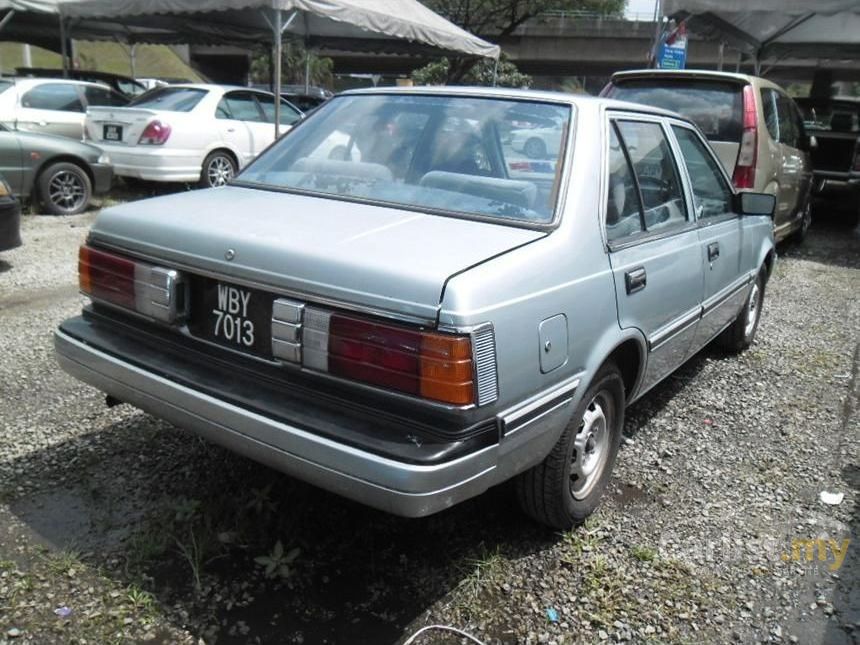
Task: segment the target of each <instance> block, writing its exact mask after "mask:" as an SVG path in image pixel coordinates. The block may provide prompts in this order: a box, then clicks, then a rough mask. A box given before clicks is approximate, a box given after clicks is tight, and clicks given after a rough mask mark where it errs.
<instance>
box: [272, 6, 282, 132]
mask: <svg viewBox="0 0 860 645" xmlns="http://www.w3.org/2000/svg"><path fill="white" fill-rule="evenodd" d="M281 18H282V16H281V10H280V9H276V10H275V24H274V25H272V36H273V38H274V39H275V42H274V45H275V79H274V80H275V83H274V85H275V91H274V94H275V139H277V138H278V137H279V136H280V134H281V53H282V51H283V40H284V34H283V31H282V30H281Z"/></svg>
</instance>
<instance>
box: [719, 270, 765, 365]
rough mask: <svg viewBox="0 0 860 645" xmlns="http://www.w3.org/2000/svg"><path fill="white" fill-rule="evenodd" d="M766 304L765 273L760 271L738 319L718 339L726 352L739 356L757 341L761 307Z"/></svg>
mask: <svg viewBox="0 0 860 645" xmlns="http://www.w3.org/2000/svg"><path fill="white" fill-rule="evenodd" d="M762 303H764V271H763V270H762V271H760V272H759V274H758V276H757V277H756V279H755V282H753V286H752V288H751V289H750V292H749V295H748V296H747V300H746V302H745V303H744V306H743V308H742V309H741V311H740V313H739V314H738V317H737V318H735V321H734V322H733V323H732V324H731V325H729V327H728V328H727V329H726V330H725V331H724V332H723V333H722V334H720V336H719V337H718V339H717V342H719V344H720V345H721V346H722V347H723V348H724V349H726V350H728V351H730V352H733V353H735V354H738V353H740V352H742V351H744V350H745V349H747V348H748V347H749V346H750V345H752V343H753V340H754V339H755V333H756V331H757V330H758V323H759V320H760V319H761V307H762Z"/></svg>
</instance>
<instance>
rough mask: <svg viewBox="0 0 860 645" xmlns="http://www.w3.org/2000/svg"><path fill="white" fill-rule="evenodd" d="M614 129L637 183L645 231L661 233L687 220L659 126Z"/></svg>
mask: <svg viewBox="0 0 860 645" xmlns="http://www.w3.org/2000/svg"><path fill="white" fill-rule="evenodd" d="M618 130H619V133H620V135H621V139H622V140H623V142H624V147H625V148H626V150H627V156H628V157H629V158H630V163H631V164H632V165H633V172H634V174H635V175H636V181H637V183H638V184H639V194H640V195H641V196H642V206H643V208H644V211H643V215H644V224H645V230H646V231H648V232H652V231H661V230H664V229H667V228H671V227H672V226H674V225H680V224H684V223H685V222H686V221H687V209H686V206H685V204H684V198H683V193H682V192H681V182H680V181H679V178H678V170H677V167H676V166H675V161H674V158H673V157H672V152H671V149H670V148H669V143H668V142H667V141H666V136H665V133H664V132H663V128H662V127H661V125H660V124H659V123H646V122H641V121H619V122H618Z"/></svg>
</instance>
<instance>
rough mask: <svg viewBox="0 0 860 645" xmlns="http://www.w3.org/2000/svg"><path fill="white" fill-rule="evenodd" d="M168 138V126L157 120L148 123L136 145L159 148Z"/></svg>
mask: <svg viewBox="0 0 860 645" xmlns="http://www.w3.org/2000/svg"><path fill="white" fill-rule="evenodd" d="M169 138H170V126H169V125H167V124H166V123H162V122H161V121H159V120H158V119H156V120H155V121H150V122H149V124H147V126H146V128H144V130H143V134H141V135H140V139H139V140H138V144H140V145H145V146H160V145H163V144H164V142H165V141H167V140H168V139H169Z"/></svg>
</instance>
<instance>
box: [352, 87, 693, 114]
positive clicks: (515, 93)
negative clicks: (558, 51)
mask: <svg viewBox="0 0 860 645" xmlns="http://www.w3.org/2000/svg"><path fill="white" fill-rule="evenodd" d="M362 94H429V95H448V96H473V97H487V98H507V99H517V100H530V101H551V102H553V103H567V104H570V105H579V106H591V107H595V108H598V109H599V108H601V107H602V108H609V109H617V110H626V111H630V112H642V113H645V114H656V115H659V116H671V117H674V118H680V119H682V120H683V121H689V119H686V118H684V117H682V116H680V115H678V114H676V113H675V112H672V111H670V110H665V109H663V108H659V107H654V106H650V105H642V104H640V103H630V102H628V101H618V100H616V99H608V98H603V97H598V96H590V95H588V94H570V93H566V92H551V91H549V90H523V89H515V88H509V87H469V86H456V87H451V86H447V85H446V86H432V85H431V86H420V87H376V88H370V87H368V88H362V89H356V90H348V91H346V92H342V93H341V94H340V96H344V95H349V96H357V95H362Z"/></svg>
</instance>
